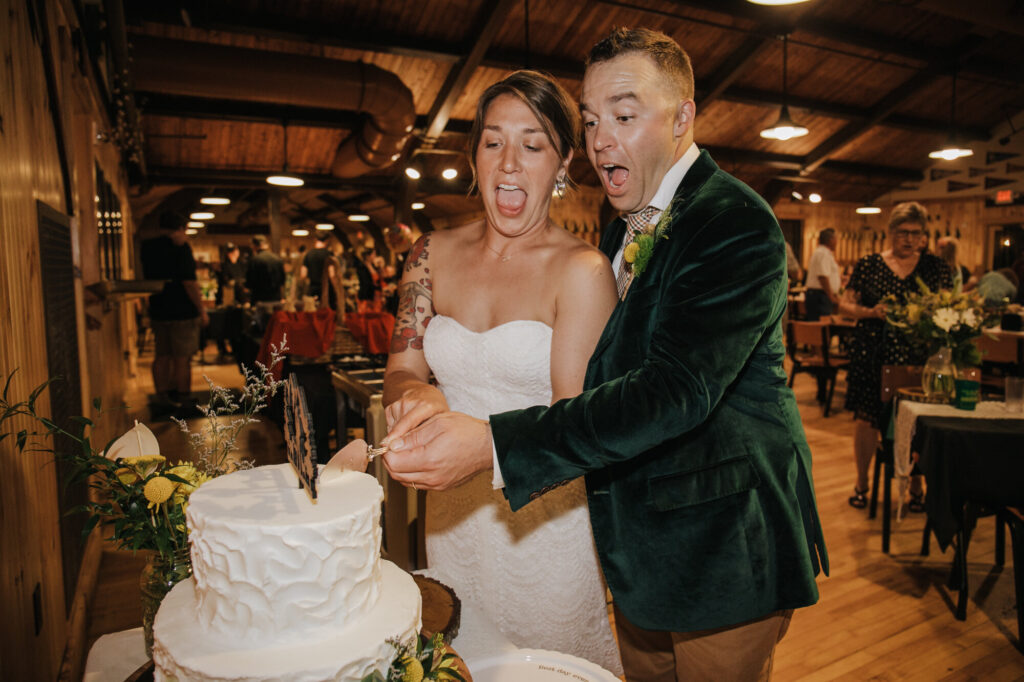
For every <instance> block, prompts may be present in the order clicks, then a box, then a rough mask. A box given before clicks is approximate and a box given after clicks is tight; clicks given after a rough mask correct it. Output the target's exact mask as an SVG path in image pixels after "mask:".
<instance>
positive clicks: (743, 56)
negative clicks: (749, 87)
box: [697, 36, 773, 107]
mask: <svg viewBox="0 0 1024 682" xmlns="http://www.w3.org/2000/svg"><path fill="white" fill-rule="evenodd" d="M772 42H773V41H772V39H771V38H767V37H764V36H747V38H746V39H745V40H744V41H743V44H742V45H740V46H739V47H738V48H736V49H735V50H733V52H732V54H730V55H729V56H728V57H726V58H725V61H723V62H722V63H721V64H720V65H719V66H718V68H717V69H715V71H714V73H712V74H711V76H710V77H708V78H707V79H706V80H705V82H706V83H708V84H710V87H709V88H708V90H707V91H706V92H704V93H703V95H702V96H701V98H700V99H699V100H698V101H697V106H698V107H706V106H708V105H709V104H711V103H712V102H714V101H715V100H716V99H719V98H720V97H721V96H722V95H723V94H724V93H725V91H726V90H727V89H728V88H729V86H730V85H732V83H733V81H735V80H736V79H737V78H738V77H739V75H740V74H741V73H743V70H744V69H746V68H747V67H748V66H749V65H750V64H751V63H752V62H753V61H754V60H755V59H757V58H758V57H759V56H760V55H761V54H762V53H763V52H764V50H765V48H766V47H767V46H768V45H770V44H771V43H772Z"/></svg>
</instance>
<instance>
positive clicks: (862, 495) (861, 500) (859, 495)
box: [848, 486, 868, 509]
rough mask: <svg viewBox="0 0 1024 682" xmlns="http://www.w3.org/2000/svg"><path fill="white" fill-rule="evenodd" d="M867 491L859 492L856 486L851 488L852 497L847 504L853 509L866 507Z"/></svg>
mask: <svg viewBox="0 0 1024 682" xmlns="http://www.w3.org/2000/svg"><path fill="white" fill-rule="evenodd" d="M867 496H868V489H867V488H865V489H864V490H859V489H858V488H857V486H854V487H853V496H852V497H850V499H849V500H848V502H849V503H850V506H851V507H853V508H854V509H863V508H864V507H866V506H868V497H867Z"/></svg>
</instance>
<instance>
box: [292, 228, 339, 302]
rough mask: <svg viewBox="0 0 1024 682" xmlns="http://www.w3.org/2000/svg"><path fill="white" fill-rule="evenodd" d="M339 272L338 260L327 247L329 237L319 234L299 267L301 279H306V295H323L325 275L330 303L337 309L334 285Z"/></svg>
mask: <svg viewBox="0 0 1024 682" xmlns="http://www.w3.org/2000/svg"><path fill="white" fill-rule="evenodd" d="M337 274H338V270H337V261H336V260H335V258H334V254H332V253H331V251H330V249H328V248H327V238H326V237H321V236H320V235H319V234H318V235H317V236H316V243H315V245H314V247H313V248H312V249H310V250H309V252H307V253H306V257H305V258H303V259H302V267H301V268H300V269H299V279H304V280H306V295H308V296H316V297H321V296H323V290H324V277H325V276H326V277H327V287H326V288H327V296H328V301H329V305H330V307H331V308H332V309H333V310H337V309H338V295H337V292H336V291H335V290H334V286H333V282H334V280H335V278H336V277H337Z"/></svg>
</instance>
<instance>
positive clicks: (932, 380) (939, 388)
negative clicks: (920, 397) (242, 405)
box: [921, 346, 956, 403]
mask: <svg viewBox="0 0 1024 682" xmlns="http://www.w3.org/2000/svg"><path fill="white" fill-rule="evenodd" d="M921 388H922V389H924V394H925V396H927V397H928V398H929V399H932V400H936V401H941V402H947V403H948V402H950V401H951V400H952V399H953V396H954V395H955V394H956V366H955V365H954V364H953V349H952V348H950V347H948V346H946V347H944V348H940V349H939V351H938V352H937V353H935V354H934V355H932V356H931V357H930V358H928V362H926V363H925V365H924V370H923V371H922V372H921Z"/></svg>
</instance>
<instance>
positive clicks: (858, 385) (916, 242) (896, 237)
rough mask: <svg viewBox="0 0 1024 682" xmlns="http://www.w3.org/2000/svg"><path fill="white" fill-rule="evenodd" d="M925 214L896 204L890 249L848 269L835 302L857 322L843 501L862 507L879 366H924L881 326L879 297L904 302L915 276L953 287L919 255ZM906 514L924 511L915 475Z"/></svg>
mask: <svg viewBox="0 0 1024 682" xmlns="http://www.w3.org/2000/svg"><path fill="white" fill-rule="evenodd" d="M927 224H928V211H926V210H925V208H924V206H922V205H921V204H919V203H917V202H915V201H909V202H906V203H902V204H897V205H896V206H895V207H894V208H893V210H892V214H891V215H890V217H889V242H890V248H889V249H887V250H885V251H883V252H882V253H873V254H871V255H869V256H864V257H863V258H861V259H860V260H859V261H857V265H856V266H855V267H854V269H853V274H852V275H851V276H850V282H849V284H848V285H847V288H846V291H845V292H844V293H843V297H842V299H841V300H840V302H839V310H840V312H841V313H843V314H845V315H848V316H850V317H854V318H856V319H857V330H856V332H855V334H854V335H853V338H852V340H851V343H850V346H849V351H850V366H849V370H848V371H847V376H846V384H847V387H846V409H848V410H850V411H852V412H853V416H854V420H855V424H856V426H855V430H854V438H853V450H854V458H855V462H856V466H857V483H856V485H855V486H854V489H853V496H851V497H850V499H849V502H850V506H851V507H856V508H858V509H863V508H864V507H866V506H867V504H868V498H867V493H868V467H869V465H870V464H871V458H872V457H873V456H874V454H875V450H876V449H877V447H878V439H879V424H880V422H881V421H882V418H883V416H884V415H883V410H884V409H885V407H884V406H883V404H882V399H881V395H880V393H881V383H882V376H881V375H882V366H883V365H914V364H924V362H925V360H926V359H927V358H926V357H924V356H923V355H922V354H921V352H920V351H917V350H915V349H914V348H912V347H911V346H910V344H909V343H908V342H907V340H906V339H905V338H904V336H903V334H901V333H900V332H899V331H897V330H896V329H895V328H893V327H891V326H888V325H886V323H885V304H884V303H882V299H883V298H885V297H886V296H889V295H890V294H891V295H894V296H896V297H897V299H904V298H905V297H906V295H907V293H910V292H915V291H917V278H919V277H920V278H921V279H922V280H924V283H925V284H927V285H928V287H929V288H930V289H931V290H933V291H934V290H936V289H949V288H951V287H952V286H953V279H952V272H950V269H949V266H947V265H946V263H945V262H943V261H942V259H940V258H938V257H937V256H933V255H932V254H930V253H922V249H921V246H922V245H923V244H925V243H926V242H927V239H928V236H927V234H928V233H927V231H926V226H927ZM909 508H910V510H911V511H915V512H921V511H924V493H923V492H922V484H921V478H920V476H915V477H913V479H912V480H911V484H910V504H909Z"/></svg>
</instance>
